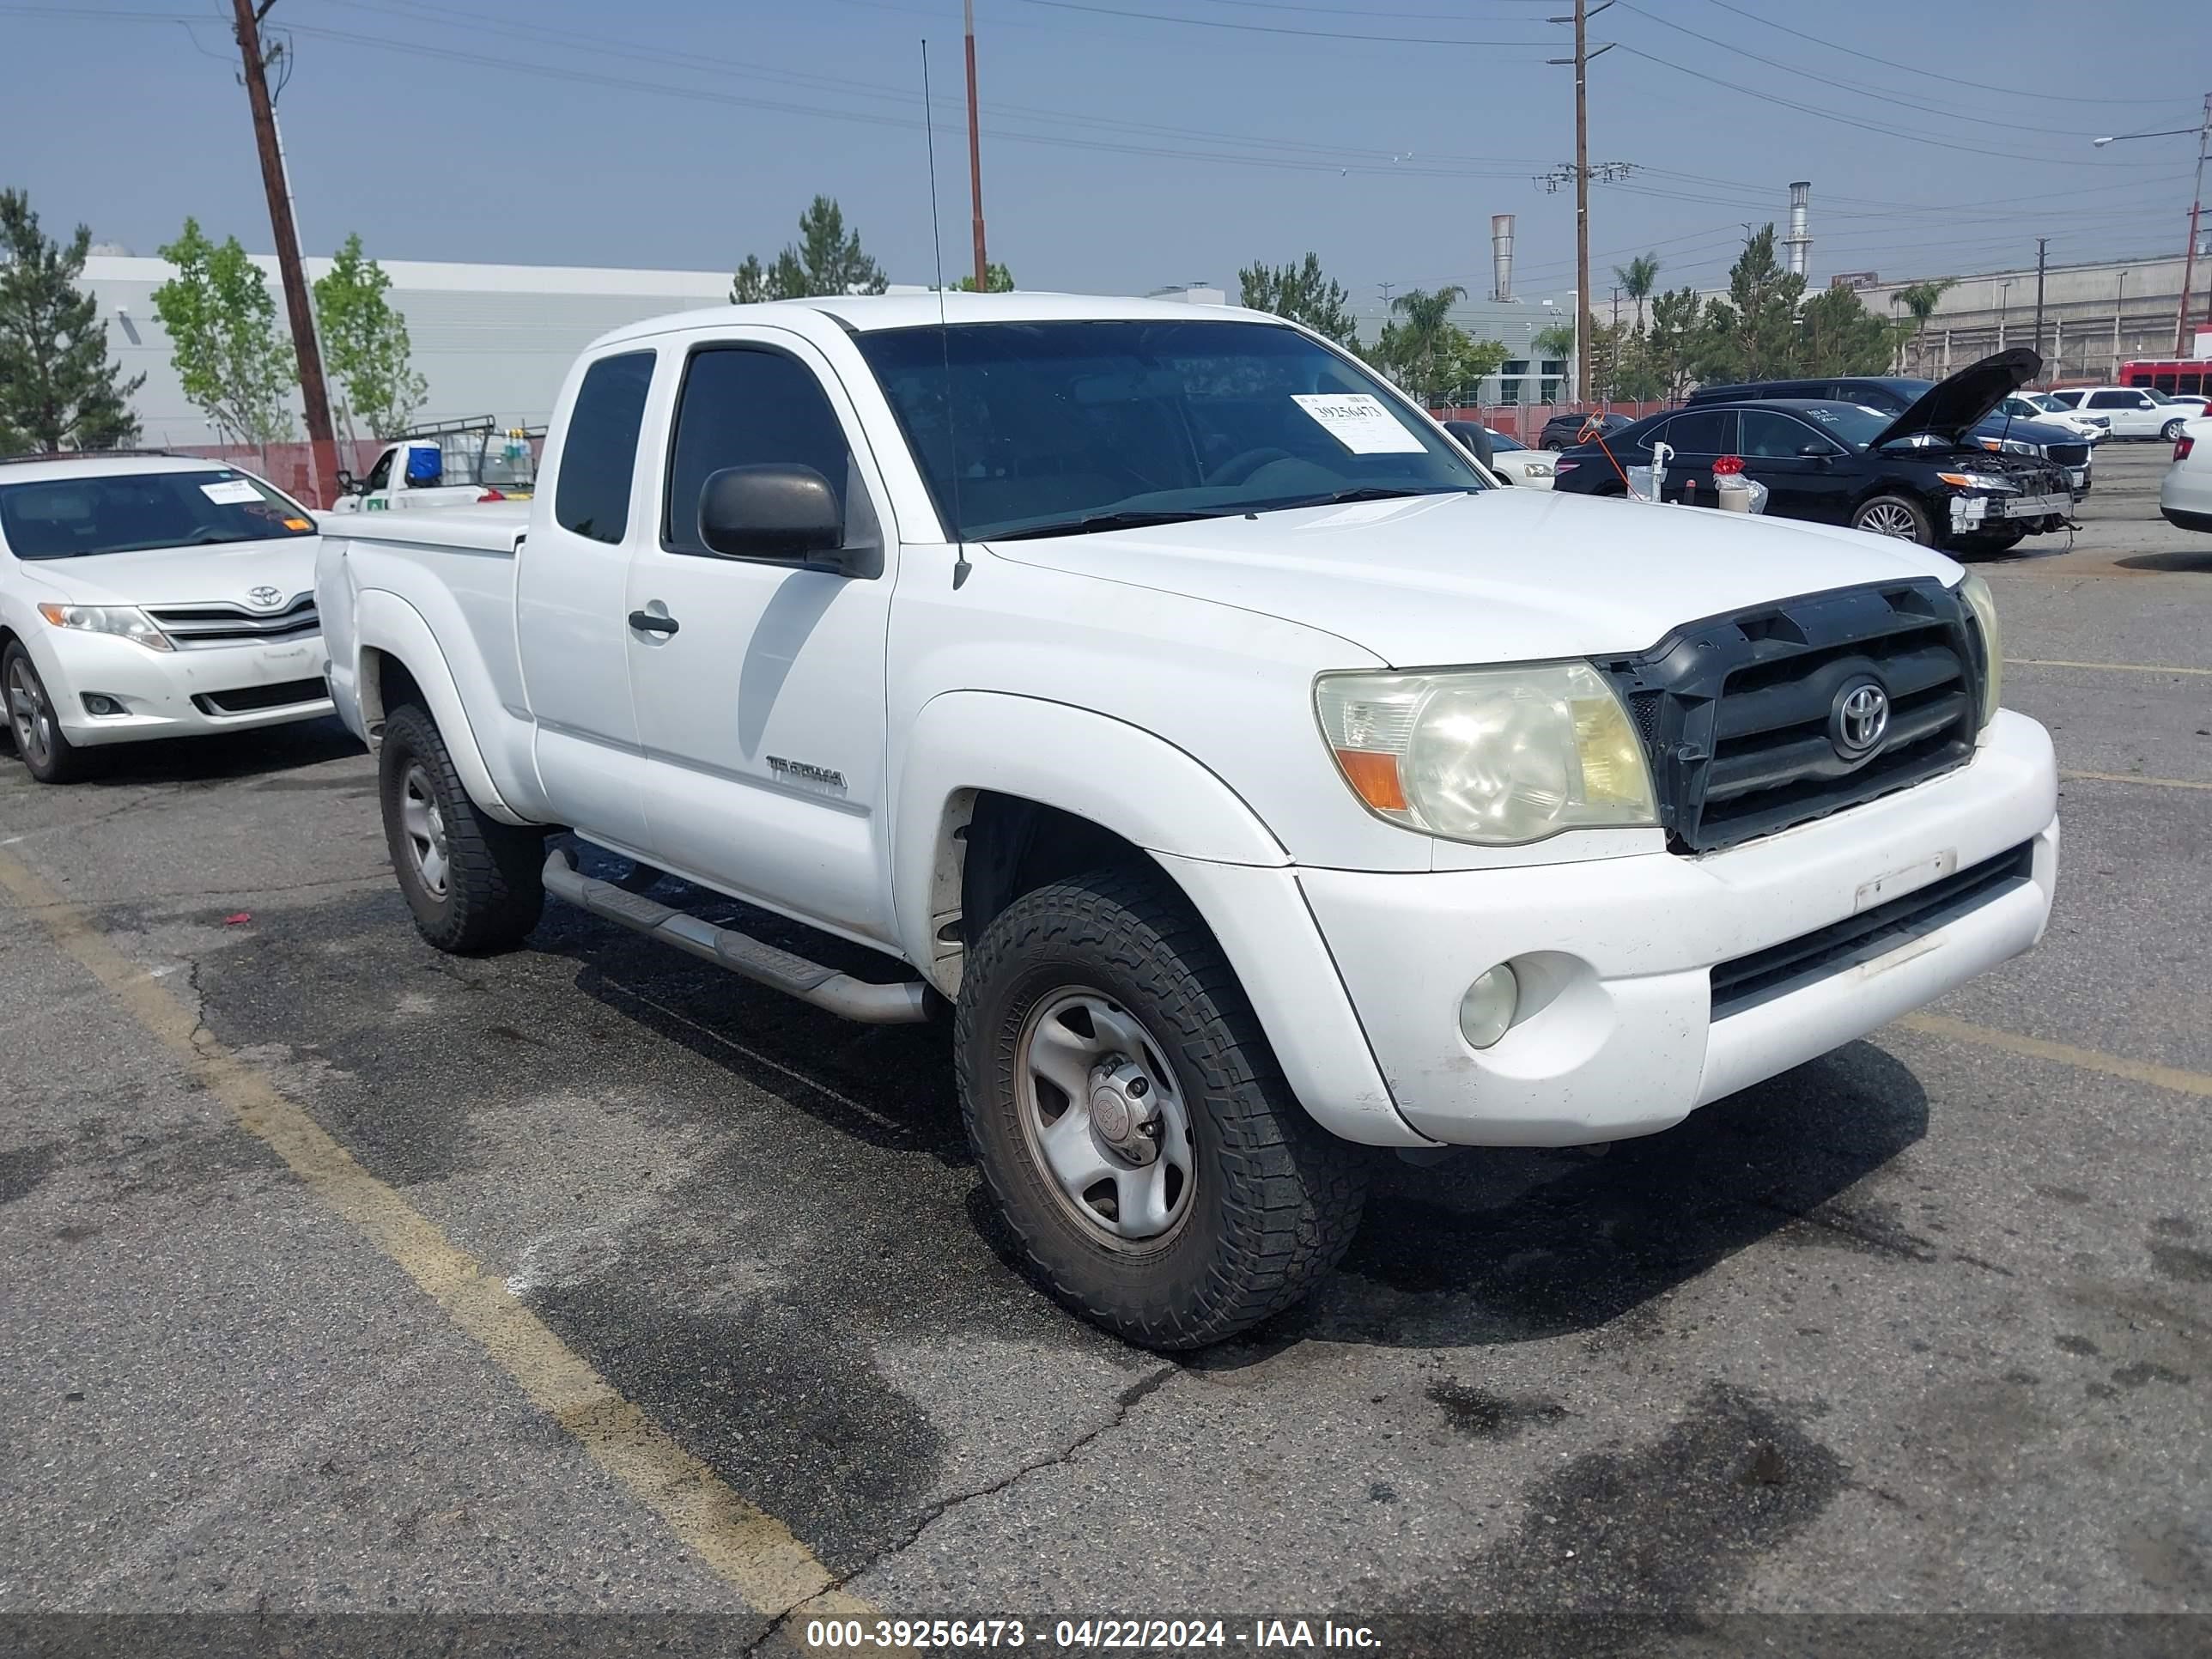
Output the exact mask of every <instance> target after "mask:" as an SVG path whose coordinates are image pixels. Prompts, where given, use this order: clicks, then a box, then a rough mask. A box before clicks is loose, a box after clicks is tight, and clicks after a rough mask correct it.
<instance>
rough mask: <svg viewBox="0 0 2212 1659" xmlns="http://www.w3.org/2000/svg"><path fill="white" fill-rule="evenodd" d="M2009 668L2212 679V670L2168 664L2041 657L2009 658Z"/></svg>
mask: <svg viewBox="0 0 2212 1659" xmlns="http://www.w3.org/2000/svg"><path fill="white" fill-rule="evenodd" d="M2004 665H2005V666H2006V667H2007V668H2101V669H2104V670H2106V671H2108V672H2110V673H2114V674H2197V675H2203V676H2206V677H2208V678H2212V668H2180V667H2177V666H2175V665H2173V664H2172V663H2167V662H2060V661H2057V660H2056V659H2050V658H2040V657H2007V658H2006V659H2004Z"/></svg>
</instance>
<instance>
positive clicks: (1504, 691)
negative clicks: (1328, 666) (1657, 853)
mask: <svg viewBox="0 0 2212 1659" xmlns="http://www.w3.org/2000/svg"><path fill="white" fill-rule="evenodd" d="M1314 704H1315V708H1316V711H1317V712H1318V713H1319V714H1320V716H1321V727H1322V734H1323V735H1324V736H1325V737H1326V738H1328V745H1329V748H1330V750H1331V751H1332V752H1333V753H1334V755H1335V757H1336V763H1337V765H1338V766H1339V767H1340V768H1341V769H1343V772H1344V778H1345V781H1346V782H1347V783H1349V784H1350V785H1351V786H1352V793H1354V794H1356V795H1358V797H1359V799H1361V800H1362V801H1363V802H1364V803H1365V804H1366V805H1367V807H1368V810H1369V811H1372V812H1374V813H1375V814H1376V816H1377V817H1383V818H1387V819H1389V821H1390V822H1391V823H1401V824H1404V825H1405V826H1406V827H1407V828H1408V829H1420V830H1425V831H1426V832H1427V833H1428V834H1430V835H1432V836H1443V837H1444V838H1445V839H1447V840H1450V841H1470V842H1481V843H1483V844H1485V845H1486V846H1493V847H1503V846H1512V845H1516V844H1518V843H1520V842H1532V841H1541V840H1543V839H1544V838H1545V837H1546V836H1556V835H1558V834H1559V833H1560V832H1561V831H1563V830H1567V829H1619V828H1644V827H1649V826H1651V825H1655V824H1656V823H1658V821H1659V814H1658V808H1657V805H1656V803H1655V801H1654V800H1653V798H1652V791H1651V773H1650V768H1649V767H1647V766H1646V765H1645V763H1644V746H1643V744H1640V743H1638V741H1637V738H1636V732H1635V731H1634V729H1633V728H1632V726H1630V725H1629V721H1628V715H1627V713H1626V711H1625V710H1624V709H1623V708H1621V705H1620V698H1619V697H1618V696H1615V695H1614V694H1613V688H1612V686H1610V685H1609V684H1607V683H1606V681H1605V680H1603V679H1602V678H1600V677H1599V675H1598V673H1597V671H1595V669H1593V668H1592V667H1591V666H1590V665H1589V664H1588V663H1583V662H1553V663H1524V664H1518V665H1514V666H1511V667H1507V668H1464V669H1453V670H1449V671H1443V672H1439V673H1431V674H1324V675H1322V677H1321V678H1320V679H1319V680H1318V681H1317V682H1316V684H1315V687H1314Z"/></svg>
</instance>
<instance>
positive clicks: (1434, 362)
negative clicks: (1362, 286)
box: [1375, 286, 1467, 404]
mask: <svg viewBox="0 0 2212 1659" xmlns="http://www.w3.org/2000/svg"><path fill="white" fill-rule="evenodd" d="M1466 293H1467V290H1466V289H1463V288H1459V287H1456V286H1454V287H1447V288H1440V289H1435V290H1434V291H1430V290H1428V289H1418V288H1413V289H1407V290H1406V291H1405V292H1404V293H1403V294H1401V295H1397V296H1396V297H1395V299H1393V300H1392V301H1390V310H1391V313H1392V320H1391V321H1389V322H1387V323H1385V324H1383V333H1382V336H1381V337H1380V338H1378V339H1377V340H1376V343H1375V357H1376V362H1378V363H1380V364H1381V365H1382V367H1383V368H1384V369H1385V370H1387V371H1388V372H1389V374H1390V375H1391V377H1392V378H1393V379H1394V380H1396V381H1397V382H1398V384H1399V385H1400V386H1404V387H1405V388H1406V389H1407V391H1408V392H1413V394H1414V395H1415V396H1416V397H1419V398H1422V399H1424V400H1425V401H1427V402H1429V403H1431V404H1433V403H1434V402H1435V400H1436V398H1437V394H1438V393H1440V392H1443V390H1444V389H1445V386H1446V383H1447V382H1448V381H1449V380H1450V379H1451V377H1452V376H1453V375H1454V374H1455V372H1456V371H1457V369H1458V368H1459V355H1460V350H1461V342H1462V341H1464V340H1465V339H1466V338H1467V336H1466V334H1465V333H1464V332H1463V331H1462V330H1461V329H1459V328H1458V327H1457V326H1456V325H1454V324H1453V322H1452V320H1451V308H1452V307H1454V306H1455V305H1457V304H1458V303H1459V301H1461V300H1462V298H1463V297H1464V296H1465V295H1466Z"/></svg>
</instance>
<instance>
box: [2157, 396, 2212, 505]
mask: <svg viewBox="0 0 2212 1659" xmlns="http://www.w3.org/2000/svg"><path fill="white" fill-rule="evenodd" d="M2158 510H2159V511H2160V512H2161V513H2164V514H2166V522H2167V523H2168V524H2176V525H2179V526H2181V527H2182V528H2183V529H2184V530H2202V531H2206V532H2212V420H2201V419H2200V420H2194V421H2191V422H2189V424H2188V425H2187V426H2186V427H2185V428H2182V433H2181V436H2180V437H2179V438H2178V439H2176V440H2175V441H2174V445H2173V465H2172V466H2170V467H2168V468H2167V469H2166V482H2165V483H2161V484H2160V486H2159V487H2158Z"/></svg>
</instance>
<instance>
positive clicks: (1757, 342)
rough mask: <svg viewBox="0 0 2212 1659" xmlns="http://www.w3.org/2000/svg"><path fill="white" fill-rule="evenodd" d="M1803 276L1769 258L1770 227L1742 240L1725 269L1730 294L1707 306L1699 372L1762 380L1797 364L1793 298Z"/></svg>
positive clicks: (1787, 371)
mask: <svg viewBox="0 0 2212 1659" xmlns="http://www.w3.org/2000/svg"><path fill="white" fill-rule="evenodd" d="M1804 293H1805V279H1804V278H1803V277H1802V276H1798V275H1796V273H1795V272H1791V271H1786V270H1784V269H1783V268H1782V266H1781V265H1780V264H1778V263H1777V261H1776V259H1775V257H1774V227H1773V226H1772V225H1768V226H1766V227H1765V228H1763V229H1761V230H1760V231H1759V233H1758V234H1756V235H1754V236H1753V237H1752V238H1751V239H1750V240H1748V241H1747V242H1745V244H1744V245H1743V252H1742V253H1741V255H1740V256H1739V257H1738V258H1737V259H1736V262H1735V265H1734V266H1733V267H1731V268H1730V270H1729V297H1728V298H1727V299H1725V300H1721V299H1716V300H1713V301H1711V302H1710V303H1709V304H1708V305H1707V307H1706V308H1705V309H1706V325H1707V329H1708V331H1709V332H1710V334H1711V339H1710V341H1709V342H1708V345H1709V352H1708V357H1707V361H1706V362H1705V363H1704V364H1703V365H1701V366H1700V372H1701V373H1704V374H1725V375H1727V376H1728V377H1729V378H1730V379H1732V380H1772V379H1775V378H1776V377H1778V376H1780V375H1784V374H1790V373H1791V372H1792V371H1793V370H1794V369H1795V368H1796V353H1797V302H1798V301H1799V300H1800V299H1802V298H1803V296H1804Z"/></svg>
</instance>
